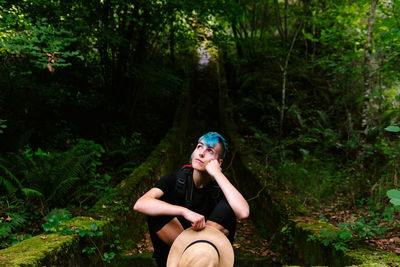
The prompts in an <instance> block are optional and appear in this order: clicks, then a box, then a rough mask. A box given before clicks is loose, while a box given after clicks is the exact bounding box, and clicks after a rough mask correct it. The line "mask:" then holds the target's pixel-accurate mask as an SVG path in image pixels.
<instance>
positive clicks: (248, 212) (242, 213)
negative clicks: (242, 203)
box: [236, 209, 250, 220]
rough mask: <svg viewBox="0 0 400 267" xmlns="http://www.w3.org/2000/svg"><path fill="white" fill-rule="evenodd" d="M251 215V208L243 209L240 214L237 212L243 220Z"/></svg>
mask: <svg viewBox="0 0 400 267" xmlns="http://www.w3.org/2000/svg"><path fill="white" fill-rule="evenodd" d="M249 216H250V210H249V209H245V210H242V211H241V212H240V213H239V214H237V216H236V217H237V218H238V219H239V220H242V219H246V218H248V217H249Z"/></svg>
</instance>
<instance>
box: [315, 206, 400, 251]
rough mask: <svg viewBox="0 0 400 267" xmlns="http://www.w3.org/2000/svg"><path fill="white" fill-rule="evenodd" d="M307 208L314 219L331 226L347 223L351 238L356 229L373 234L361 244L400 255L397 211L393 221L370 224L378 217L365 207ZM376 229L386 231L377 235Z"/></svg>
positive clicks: (399, 218) (399, 221)
mask: <svg viewBox="0 0 400 267" xmlns="http://www.w3.org/2000/svg"><path fill="white" fill-rule="evenodd" d="M308 208H309V209H310V210H311V211H312V212H311V213H312V215H313V216H314V217H315V218H321V220H325V221H327V222H328V223H330V224H332V225H335V226H338V225H339V224H340V223H349V227H347V229H350V230H353V231H354V232H353V236H355V235H356V234H357V230H355V228H356V227H360V228H362V230H363V231H365V232H369V233H371V234H373V235H371V236H367V237H366V238H365V239H364V241H363V242H365V243H367V244H370V245H372V246H375V247H379V248H381V249H383V250H385V251H390V252H393V253H396V254H398V255H400V212H399V211H397V212H395V213H394V215H393V218H394V219H393V221H387V220H382V219H381V220H379V222H378V223H371V222H372V221H373V220H374V219H376V218H378V217H377V216H378V215H376V214H377V213H376V212H374V211H373V210H372V209H371V208H370V207H368V206H367V205H365V206H363V207H348V208H343V207H340V206H338V205H330V206H322V207H320V208H319V209H315V208H312V207H308ZM357 222H359V223H357ZM360 222H361V223H360ZM351 225H352V226H353V228H352V227H351ZM377 227H379V228H381V229H387V230H386V231H384V233H383V234H380V235H379V234H377V233H376V232H375V231H374V229H376V228H377ZM362 230H360V229H359V230H358V231H359V232H360V231H362ZM365 232H364V233H365Z"/></svg>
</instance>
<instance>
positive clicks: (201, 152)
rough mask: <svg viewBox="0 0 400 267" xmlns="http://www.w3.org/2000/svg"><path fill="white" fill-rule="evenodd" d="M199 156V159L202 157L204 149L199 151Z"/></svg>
mask: <svg viewBox="0 0 400 267" xmlns="http://www.w3.org/2000/svg"><path fill="white" fill-rule="evenodd" d="M199 156H200V157H204V149H202V150H200V152H199Z"/></svg>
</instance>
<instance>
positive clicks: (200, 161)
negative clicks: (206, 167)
mask: <svg viewBox="0 0 400 267" xmlns="http://www.w3.org/2000/svg"><path fill="white" fill-rule="evenodd" d="M196 161H197V162H200V163H204V162H203V161H202V160H199V159H196Z"/></svg>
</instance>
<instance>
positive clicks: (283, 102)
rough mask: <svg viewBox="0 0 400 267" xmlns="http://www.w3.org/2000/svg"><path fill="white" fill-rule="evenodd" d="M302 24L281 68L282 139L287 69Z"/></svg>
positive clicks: (280, 129)
mask: <svg viewBox="0 0 400 267" xmlns="http://www.w3.org/2000/svg"><path fill="white" fill-rule="evenodd" d="M302 26H303V25H302V24H300V25H299V27H298V28H297V30H296V32H295V34H294V36H293V39H292V43H291V44H290V48H289V51H288V53H287V55H286V60H285V63H284V65H283V66H281V70H282V72H283V80H282V103H281V116H280V120H279V134H280V137H282V129H283V119H284V116H285V108H286V84H287V69H288V66H289V60H290V56H291V54H292V51H293V46H294V43H295V42H296V39H297V35H298V34H299V32H300V30H301V28H302Z"/></svg>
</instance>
